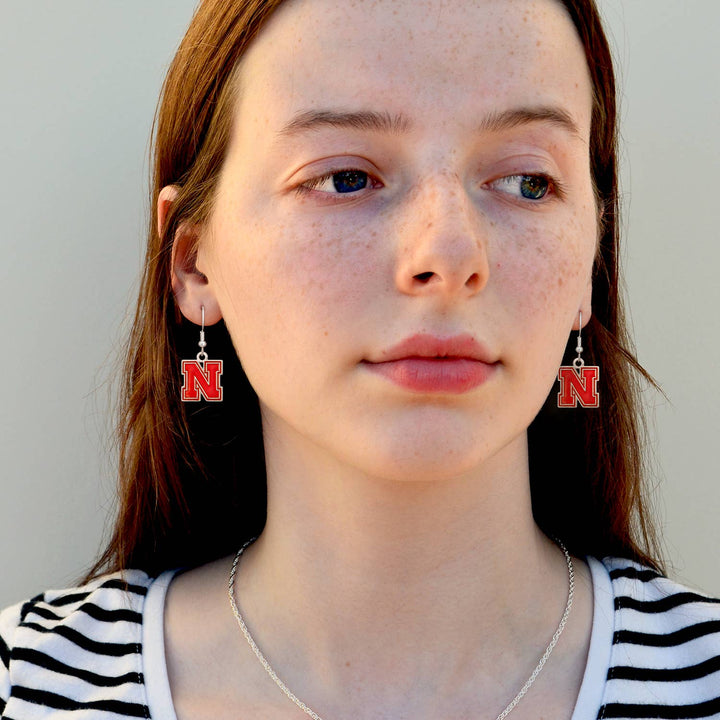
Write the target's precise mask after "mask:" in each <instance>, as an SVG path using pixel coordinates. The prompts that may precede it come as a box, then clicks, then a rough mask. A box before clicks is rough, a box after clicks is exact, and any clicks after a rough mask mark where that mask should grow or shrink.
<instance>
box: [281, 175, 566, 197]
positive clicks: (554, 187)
mask: <svg viewBox="0 0 720 720" xmlns="http://www.w3.org/2000/svg"><path fill="white" fill-rule="evenodd" d="M340 173H359V174H362V175H366V176H367V178H368V185H370V186H371V188H372V186H373V184H374V183H379V181H378V180H376V179H375V178H373V176H372V175H371V174H370V173H369V172H367V171H365V170H360V169H358V168H351V167H350V168H338V169H335V170H330V171H328V172H326V173H324V174H323V175H319V176H318V177H315V178H310V179H309V180H306V181H305V182H303V183H301V184H300V185H298V186H297V187H296V188H295V191H296V192H297V194H299V195H302V194H307V193H312V192H314V191H315V190H316V188H317V187H319V186H320V185H322V184H323V183H324V182H326V181H327V180H330V179H332V178H333V177H334V176H335V175H339V174H340ZM520 178H538V179H541V180H543V181H544V182H546V183H547V184H548V189H547V191H546V192H545V194H544V195H542V197H540V198H537V199H534V200H533V199H531V198H517V199H519V200H523V199H524V200H526V201H527V202H528V203H529V204H536V205H539V204H541V203H543V202H548V200H549V199H552V198H553V197H555V198H557V199H559V200H562V199H563V198H564V197H565V195H566V191H565V186H564V185H563V184H562V183H561V182H560V181H559V180H556V179H555V178H553V177H551V176H550V175H548V174H547V173H513V174H512V175H504V176H503V177H500V178H497V179H495V180H493V181H491V182H490V183H488V185H490V186H492V185H494V184H496V183H500V182H501V181H503V180H504V181H509V180H517V179H520ZM365 189H367V186H366V187H363V188H360V190H359V191H358V192H347V193H339V192H337V193H331V192H324V191H322V190H320V191H318V192H320V193H321V194H323V195H326V196H327V197H328V198H333V200H334V201H337V200H339V199H340V197H341V196H343V195H348V196H353V195H358V194H359V192H360V191H362V190H365ZM500 192H503V191H502V190H501V191H500ZM505 194H508V195H510V193H505Z"/></svg>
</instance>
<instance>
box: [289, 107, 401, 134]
mask: <svg viewBox="0 0 720 720" xmlns="http://www.w3.org/2000/svg"><path fill="white" fill-rule="evenodd" d="M410 125H411V123H410V120H409V119H408V118H407V117H406V116H405V115H403V114H402V113H398V114H396V115H391V114H390V113H379V112H374V111H372V110H361V111H358V112H337V111H334V110H306V111H304V112H299V113H297V114H296V115H295V116H293V118H292V120H290V122H289V123H287V125H285V126H284V127H283V128H282V129H281V130H280V132H279V133H278V136H279V137H281V138H283V137H288V136H291V135H297V134H299V133H302V132H307V131H308V130H315V129H317V128H321V127H337V128H351V129H354V130H374V131H375V132H383V133H393V134H399V133H403V132H407V131H408V130H409V129H410Z"/></svg>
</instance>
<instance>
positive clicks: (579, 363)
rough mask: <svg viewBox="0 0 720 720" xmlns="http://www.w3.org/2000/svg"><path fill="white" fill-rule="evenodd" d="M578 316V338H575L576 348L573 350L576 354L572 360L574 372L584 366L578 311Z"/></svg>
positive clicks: (580, 312) (580, 313)
mask: <svg viewBox="0 0 720 720" xmlns="http://www.w3.org/2000/svg"><path fill="white" fill-rule="evenodd" d="M579 315H580V321H579V324H578V338H577V347H576V348H575V352H577V354H578V355H577V357H576V358H575V359H574V360H573V367H574V368H575V369H576V370H580V368H582V367H583V366H584V365H585V361H584V360H583V359H582V351H583V346H582V310H580V311H579Z"/></svg>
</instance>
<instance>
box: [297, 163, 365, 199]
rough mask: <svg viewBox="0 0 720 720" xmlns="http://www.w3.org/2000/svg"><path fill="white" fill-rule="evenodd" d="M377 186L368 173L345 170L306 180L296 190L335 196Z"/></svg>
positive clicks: (352, 169)
mask: <svg viewBox="0 0 720 720" xmlns="http://www.w3.org/2000/svg"><path fill="white" fill-rule="evenodd" d="M377 185H379V183H377V181H374V180H373V179H372V178H371V177H370V175H369V174H368V173H366V172H364V171H363V170H356V169H354V168H351V169H347V170H334V171H333V172H329V173H326V174H325V175H321V176H320V177H316V178H312V179H311V180H306V181H305V182H304V183H302V185H300V186H299V187H298V190H299V191H301V192H302V191H303V190H317V191H318V192H324V193H327V194H328V195H335V194H342V193H345V194H347V193H356V192H358V191H359V190H364V189H365V188H367V187H376V186H377Z"/></svg>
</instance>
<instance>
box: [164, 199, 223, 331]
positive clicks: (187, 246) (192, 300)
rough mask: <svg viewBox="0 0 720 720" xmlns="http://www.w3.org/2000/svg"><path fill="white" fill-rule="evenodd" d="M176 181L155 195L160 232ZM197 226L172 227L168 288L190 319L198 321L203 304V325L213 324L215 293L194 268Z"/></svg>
mask: <svg viewBox="0 0 720 720" xmlns="http://www.w3.org/2000/svg"><path fill="white" fill-rule="evenodd" d="M179 192H180V190H179V188H178V187H177V186H176V185H167V186H165V187H164V188H163V189H162V190H161V191H160V195H159V196H158V206H157V214H158V216H157V220H158V232H160V233H161V234H162V231H163V228H164V227H165V219H166V218H167V215H168V211H169V210H170V207H171V206H172V203H173V202H174V201H175V199H176V198H177V196H178V194H179ZM199 240H200V233H199V228H197V227H196V226H194V225H190V224H189V223H180V225H179V226H178V229H177V230H176V231H175V237H174V239H173V247H172V259H171V267H172V290H173V295H174V296H175V303H176V304H177V306H178V308H180V312H181V313H182V314H183V315H184V316H185V317H186V318H187V319H188V320H190V322H194V323H195V324H196V325H200V323H201V322H202V310H201V308H202V307H205V325H214V324H215V323H216V322H219V321H220V319H221V318H222V312H221V311H220V306H219V305H218V302H217V298H216V297H215V293H214V292H213V289H212V287H211V285H210V283H209V282H208V279H207V277H206V276H205V275H203V273H201V272H200V271H199V270H198V269H197V265H196V260H197V245H198V242H199Z"/></svg>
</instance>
